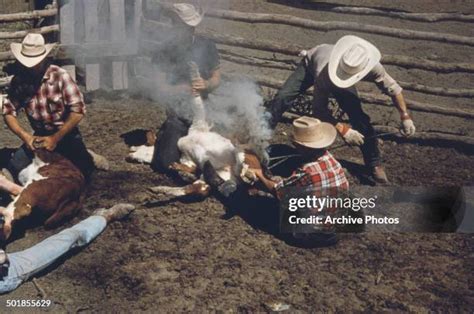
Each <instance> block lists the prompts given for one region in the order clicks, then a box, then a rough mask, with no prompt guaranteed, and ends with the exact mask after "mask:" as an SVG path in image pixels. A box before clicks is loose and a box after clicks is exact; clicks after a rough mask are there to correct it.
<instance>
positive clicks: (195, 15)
mask: <svg viewBox="0 0 474 314" xmlns="http://www.w3.org/2000/svg"><path fill="white" fill-rule="evenodd" d="M171 10H172V11H173V12H174V13H176V14H177V15H178V16H179V18H180V19H181V20H182V21H183V22H184V23H186V24H187V25H189V26H193V27H195V26H197V25H198V24H199V23H201V21H202V18H203V17H204V10H203V9H202V8H201V7H200V8H198V9H197V10H196V8H195V7H194V5H192V4H188V3H175V4H173V7H172V9H171Z"/></svg>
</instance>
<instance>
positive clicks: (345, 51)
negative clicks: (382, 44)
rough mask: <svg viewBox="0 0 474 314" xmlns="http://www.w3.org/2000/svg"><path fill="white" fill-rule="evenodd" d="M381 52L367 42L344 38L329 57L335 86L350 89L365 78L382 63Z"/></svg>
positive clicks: (353, 37) (331, 76)
mask: <svg viewBox="0 0 474 314" xmlns="http://www.w3.org/2000/svg"><path fill="white" fill-rule="evenodd" d="M380 58H381V54H380V51H379V50H378V49H377V47H375V46H374V45H372V44H371V43H369V42H368V41H367V40H365V39H362V38H360V37H357V36H352V35H348V36H344V37H342V38H341V39H339V40H338V41H337V43H336V45H335V46H334V48H333V50H332V52H331V56H330V57H329V65H328V71H329V78H330V79H331V81H332V82H333V84H334V85H336V86H337V87H340V88H348V87H350V86H352V85H354V84H355V83H357V82H359V81H360V80H361V79H363V78H364V76H366V75H367V74H368V73H369V72H370V71H371V70H372V69H373V68H374V66H375V65H376V64H377V63H378V62H379V61H380Z"/></svg>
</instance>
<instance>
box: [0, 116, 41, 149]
mask: <svg viewBox="0 0 474 314" xmlns="http://www.w3.org/2000/svg"><path fill="white" fill-rule="evenodd" d="M3 118H4V120H5V123H6V125H7V126H8V128H9V129H10V130H11V131H12V132H13V133H14V134H15V135H16V136H18V137H19V138H20V139H21V140H22V141H23V142H24V143H25V144H26V146H27V147H28V148H29V149H30V150H32V151H33V150H34V146H33V141H34V139H35V137H34V136H33V135H32V134H30V133H29V132H27V131H26V130H25V129H23V128H22V127H21V125H20V123H19V122H18V119H17V118H16V117H15V116H14V115H12V114H7V115H5V116H3Z"/></svg>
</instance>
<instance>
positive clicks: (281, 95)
mask: <svg viewBox="0 0 474 314" xmlns="http://www.w3.org/2000/svg"><path fill="white" fill-rule="evenodd" d="M301 55H302V56H303V57H304V58H303V61H302V62H301V64H300V65H299V66H298V68H297V69H296V70H295V72H294V73H293V74H292V75H291V76H290V77H289V78H288V80H287V81H286V83H285V84H284V86H283V88H282V89H281V90H280V91H279V92H278V94H277V95H276V96H275V99H274V101H273V105H272V107H271V109H270V110H271V113H272V116H273V119H272V124H273V125H275V124H276V123H277V122H278V120H279V119H280V118H281V116H282V114H283V113H284V112H285V111H286V110H287V109H288V108H289V107H290V106H291V105H292V103H293V101H294V100H295V98H296V97H297V96H298V95H299V94H300V93H301V92H303V91H305V90H307V89H308V88H310V87H311V86H313V87H314V97H313V114H314V115H315V116H316V117H318V118H320V119H321V120H323V121H326V122H330V123H332V124H334V125H335V126H336V128H337V130H338V131H339V134H340V135H341V136H342V137H343V138H344V140H345V141H346V142H347V143H349V144H351V145H359V146H360V148H361V150H362V154H363V156H364V161H365V164H366V165H367V166H368V167H369V168H370V170H371V171H372V175H373V177H374V180H375V181H376V182H378V183H388V179H387V175H386V174H385V170H384V169H383V167H382V161H381V156H380V150H379V148H378V145H377V139H376V138H375V137H374V135H375V131H374V128H373V127H372V126H371V124H370V118H369V116H368V115H367V114H366V113H365V112H364V111H363V110H362V106H361V101H360V99H359V96H358V93H357V89H356V88H355V86H354V85H355V84H356V83H357V82H359V81H360V80H365V81H370V82H373V83H375V84H376V85H377V87H378V88H379V89H380V90H381V91H382V92H383V93H385V94H387V95H389V96H391V98H392V101H393V103H394V105H395V107H396V108H397V109H398V112H399V113H400V119H401V125H400V131H401V133H402V134H403V135H405V136H411V135H413V134H414V133H415V125H414V123H413V120H412V119H411V117H410V115H409V114H408V111H407V106H406V103H405V100H404V97H403V94H402V88H401V87H400V85H399V84H398V83H397V82H396V81H395V80H394V79H393V78H392V77H391V76H390V75H389V74H388V73H387V72H386V71H385V69H384V67H383V66H382V65H381V64H380V59H381V54H380V51H379V50H378V49H377V48H376V47H375V46H374V45H372V44H371V43H370V42H368V41H366V40H364V39H362V38H359V37H357V36H351V35H348V36H344V37H342V38H341V39H339V40H338V41H337V43H336V44H335V45H328V44H322V45H319V46H316V47H314V48H313V49H311V50H309V51H302V53H301ZM330 96H332V97H334V98H335V99H336V100H337V102H338V104H339V106H340V107H341V108H342V109H343V110H344V111H345V112H346V113H347V115H348V116H349V120H350V123H351V125H352V126H349V125H347V124H343V123H339V122H338V121H336V120H335V119H334V118H333V117H332V116H331V114H330V112H329V110H328V103H329V100H328V99H329V97H330Z"/></svg>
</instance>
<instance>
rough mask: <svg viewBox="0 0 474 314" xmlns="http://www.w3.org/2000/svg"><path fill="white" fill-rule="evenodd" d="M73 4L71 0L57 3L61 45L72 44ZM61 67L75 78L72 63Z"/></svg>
mask: <svg viewBox="0 0 474 314" xmlns="http://www.w3.org/2000/svg"><path fill="white" fill-rule="evenodd" d="M75 16H76V10H75V4H74V2H73V1H60V3H59V27H60V36H59V41H60V42H61V44H63V45H71V44H74V38H75V37H76V28H75V21H76V19H75ZM63 68H64V69H65V70H66V71H67V72H68V73H69V75H71V77H72V78H73V79H74V81H75V80H76V67H75V66H74V65H67V66H63Z"/></svg>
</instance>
